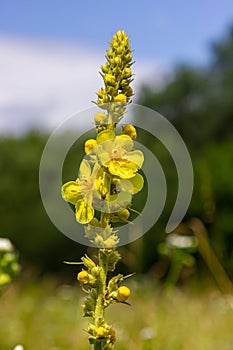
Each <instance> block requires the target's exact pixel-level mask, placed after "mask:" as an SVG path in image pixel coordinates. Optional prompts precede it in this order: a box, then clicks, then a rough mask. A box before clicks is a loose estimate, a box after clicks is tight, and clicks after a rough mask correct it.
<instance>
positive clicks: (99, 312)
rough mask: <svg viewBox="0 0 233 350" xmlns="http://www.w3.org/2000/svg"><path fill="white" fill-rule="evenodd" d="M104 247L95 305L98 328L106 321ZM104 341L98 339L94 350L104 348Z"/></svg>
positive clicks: (100, 261)
mask: <svg viewBox="0 0 233 350" xmlns="http://www.w3.org/2000/svg"><path fill="white" fill-rule="evenodd" d="M103 252H104V249H99V266H100V276H99V284H98V286H97V295H98V297H97V302H96V307H95V326H96V327H97V328H98V327H100V326H102V325H103V323H104V299H105V290H106V281H107V273H108V271H107V266H106V258H105V255H104V254H103ZM102 345H103V342H102V341H101V339H99V340H97V341H96V342H95V345H94V350H102Z"/></svg>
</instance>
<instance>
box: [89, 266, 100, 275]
mask: <svg viewBox="0 0 233 350" xmlns="http://www.w3.org/2000/svg"><path fill="white" fill-rule="evenodd" d="M91 274H92V275H93V277H99V274H100V268H99V267H98V266H95V267H93V268H92V269H91Z"/></svg>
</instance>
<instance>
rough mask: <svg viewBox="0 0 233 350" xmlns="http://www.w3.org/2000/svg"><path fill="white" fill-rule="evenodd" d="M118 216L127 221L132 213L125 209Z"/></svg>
mask: <svg viewBox="0 0 233 350" xmlns="http://www.w3.org/2000/svg"><path fill="white" fill-rule="evenodd" d="M117 216H118V217H119V219H120V220H121V221H126V220H127V219H128V218H129V216H130V212H129V211H128V209H126V208H125V209H122V210H121V211H119V213H117Z"/></svg>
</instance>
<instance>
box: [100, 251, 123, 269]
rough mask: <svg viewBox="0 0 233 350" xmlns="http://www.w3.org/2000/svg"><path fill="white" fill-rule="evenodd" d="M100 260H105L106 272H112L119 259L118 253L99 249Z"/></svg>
mask: <svg viewBox="0 0 233 350" xmlns="http://www.w3.org/2000/svg"><path fill="white" fill-rule="evenodd" d="M100 259H104V260H105V264H106V267H107V269H108V271H114V270H115V267H116V264H117V263H118V261H119V260H120V259H121V256H120V254H119V253H118V251H116V250H113V249H100Z"/></svg>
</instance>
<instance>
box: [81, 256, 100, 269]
mask: <svg viewBox="0 0 233 350" xmlns="http://www.w3.org/2000/svg"><path fill="white" fill-rule="evenodd" d="M81 260H82V262H83V264H84V266H86V267H87V268H88V269H89V270H91V269H92V268H93V267H96V264H95V263H94V261H93V260H91V258H89V256H87V255H85V256H83V257H82V258H81Z"/></svg>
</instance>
